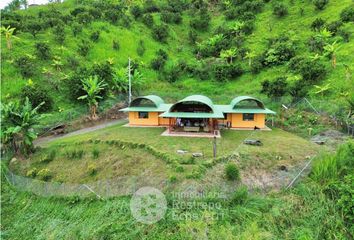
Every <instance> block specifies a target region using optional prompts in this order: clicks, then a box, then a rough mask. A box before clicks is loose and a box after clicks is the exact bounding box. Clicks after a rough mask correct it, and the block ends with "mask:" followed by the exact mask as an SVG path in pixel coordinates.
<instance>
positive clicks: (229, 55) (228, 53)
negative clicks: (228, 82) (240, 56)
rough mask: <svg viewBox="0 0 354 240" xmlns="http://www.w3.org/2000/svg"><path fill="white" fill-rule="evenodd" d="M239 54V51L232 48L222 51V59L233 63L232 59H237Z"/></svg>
mask: <svg viewBox="0 0 354 240" xmlns="http://www.w3.org/2000/svg"><path fill="white" fill-rule="evenodd" d="M236 54H237V49H236V48H230V49H227V50H222V51H221V52H220V57H221V58H223V59H226V61H227V62H228V63H232V59H233V58H234V57H236Z"/></svg>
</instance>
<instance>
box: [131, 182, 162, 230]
mask: <svg viewBox="0 0 354 240" xmlns="http://www.w3.org/2000/svg"><path fill="white" fill-rule="evenodd" d="M166 209H167V201H166V198H165V195H164V194H163V193H162V192H161V191H160V190H158V189H156V188H153V187H143V188H140V189H139V190H138V191H136V192H135V193H134V195H133V197H132V199H131V200H130V210H131V212H132V215H133V217H134V218H135V219H136V220H137V221H138V222H141V223H145V224H153V223H156V222H158V221H160V220H161V219H162V218H163V217H164V215H165V213H166Z"/></svg>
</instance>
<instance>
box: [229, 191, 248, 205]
mask: <svg viewBox="0 0 354 240" xmlns="http://www.w3.org/2000/svg"><path fill="white" fill-rule="evenodd" d="M247 199H248V189H247V187H246V186H241V187H240V188H238V189H237V190H236V191H235V192H234V193H233V195H232V197H231V203H233V204H238V205H240V204H244V203H245V202H246V201H247Z"/></svg>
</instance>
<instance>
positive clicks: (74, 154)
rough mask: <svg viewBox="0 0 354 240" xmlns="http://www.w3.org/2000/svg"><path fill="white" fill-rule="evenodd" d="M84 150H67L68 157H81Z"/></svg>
mask: <svg viewBox="0 0 354 240" xmlns="http://www.w3.org/2000/svg"><path fill="white" fill-rule="evenodd" d="M84 153H85V152H84V150H72V151H67V152H65V156H66V157H67V158H68V159H81V158H82V157H83V156H84Z"/></svg>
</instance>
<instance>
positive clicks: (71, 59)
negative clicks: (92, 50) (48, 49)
mask: <svg viewBox="0 0 354 240" xmlns="http://www.w3.org/2000/svg"><path fill="white" fill-rule="evenodd" d="M66 65H67V67H69V68H71V69H77V68H78V67H79V65H80V62H79V60H78V59H77V58H76V57H75V56H72V55H70V56H68V58H67V59H66Z"/></svg>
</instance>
